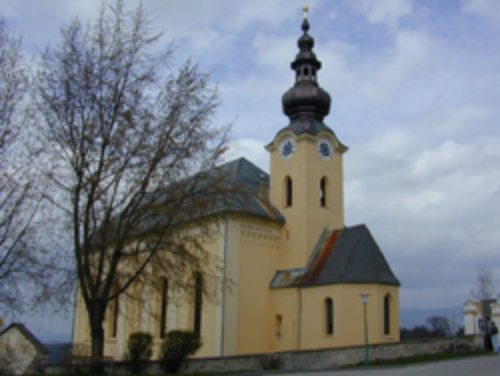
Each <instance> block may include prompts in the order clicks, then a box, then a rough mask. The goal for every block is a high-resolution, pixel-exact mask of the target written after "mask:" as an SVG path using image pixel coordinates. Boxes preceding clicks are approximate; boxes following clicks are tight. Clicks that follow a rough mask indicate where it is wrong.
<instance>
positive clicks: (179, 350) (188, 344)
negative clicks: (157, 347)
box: [160, 330, 201, 373]
mask: <svg viewBox="0 0 500 376" xmlns="http://www.w3.org/2000/svg"><path fill="white" fill-rule="evenodd" d="M200 347H201V339H200V338H199V337H197V336H196V335H195V334H194V333H193V332H190V331H184V330H172V331H170V332H168V333H167V336H166V338H165V341H164V342H163V345H162V347H161V354H160V358H161V366H162V368H163V370H164V371H165V372H166V373H176V372H177V371H178V370H179V368H181V366H182V363H183V362H184V360H185V359H186V358H187V357H188V356H189V355H193V354H194V353H195V352H196V351H198V349H199V348H200Z"/></svg>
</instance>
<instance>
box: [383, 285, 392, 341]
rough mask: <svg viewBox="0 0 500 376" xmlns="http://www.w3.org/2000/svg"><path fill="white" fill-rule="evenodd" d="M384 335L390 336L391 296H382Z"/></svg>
mask: <svg viewBox="0 0 500 376" xmlns="http://www.w3.org/2000/svg"><path fill="white" fill-rule="evenodd" d="M384 334H385V335H389V334H391V295H390V294H386V295H385V296H384Z"/></svg>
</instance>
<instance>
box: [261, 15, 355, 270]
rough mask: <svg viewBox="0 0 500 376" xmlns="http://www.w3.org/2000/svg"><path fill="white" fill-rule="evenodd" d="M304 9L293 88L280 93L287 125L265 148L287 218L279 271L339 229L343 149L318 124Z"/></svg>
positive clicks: (276, 198) (314, 63)
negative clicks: (320, 238)
mask: <svg viewBox="0 0 500 376" xmlns="http://www.w3.org/2000/svg"><path fill="white" fill-rule="evenodd" d="M309 28H310V25H309V21H308V17H307V7H304V19H303V21H302V32H303V33H302V35H301V36H300V38H299V39H298V42H297V44H298V47H299V52H298V53H297V55H296V57H295V60H294V61H293V62H292V63H291V68H292V70H293V71H294V72H295V84H294V85H293V86H292V87H291V88H290V89H289V90H288V91H287V92H285V94H284V95H283V98H282V103H283V112H284V113H285V115H287V116H288V118H289V124H288V125H287V126H286V127H284V128H283V129H281V130H280V131H279V132H278V133H277V134H276V136H275V137H274V139H273V140H272V142H271V143H270V144H269V145H267V146H266V149H267V150H268V151H269V153H270V154H271V187H270V198H271V201H272V202H273V204H274V205H275V206H276V207H277V208H279V209H280V211H281V213H282V214H283V215H284V216H285V218H286V225H285V235H284V237H285V240H284V243H285V244H284V245H285V247H284V251H283V252H284V254H283V257H282V258H281V260H282V261H281V265H280V266H279V267H280V268H287V269H288V268H302V267H304V266H305V265H306V263H307V260H308V258H309V256H310V254H311V252H312V250H313V248H314V246H315V244H316V242H317V241H318V239H319V236H320V234H321V233H322V231H323V230H324V229H325V228H328V229H330V230H333V229H337V228H343V227H344V203H343V201H344V200H343V173H342V154H343V153H344V152H345V151H347V147H346V146H344V145H343V144H342V143H341V142H340V141H339V140H338V138H337V137H336V135H335V133H334V132H333V131H332V130H331V129H330V128H329V127H328V126H327V125H325V123H324V122H323V119H324V117H325V116H326V115H328V113H329V112H330V104H331V98H330V95H329V94H328V93H327V92H326V91H325V90H323V89H322V88H321V87H320V86H319V84H318V71H319V70H320V69H321V62H320V61H319V60H318V59H317V58H316V55H315V54H314V52H313V47H314V39H313V38H312V37H311V36H310V35H309Z"/></svg>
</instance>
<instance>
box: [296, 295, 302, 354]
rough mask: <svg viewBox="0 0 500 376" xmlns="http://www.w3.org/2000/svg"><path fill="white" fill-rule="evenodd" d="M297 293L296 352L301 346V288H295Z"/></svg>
mask: <svg viewBox="0 0 500 376" xmlns="http://www.w3.org/2000/svg"><path fill="white" fill-rule="evenodd" d="M297 293H298V314H297V350H300V349H301V345H302V288H301V287H300V286H299V287H297Z"/></svg>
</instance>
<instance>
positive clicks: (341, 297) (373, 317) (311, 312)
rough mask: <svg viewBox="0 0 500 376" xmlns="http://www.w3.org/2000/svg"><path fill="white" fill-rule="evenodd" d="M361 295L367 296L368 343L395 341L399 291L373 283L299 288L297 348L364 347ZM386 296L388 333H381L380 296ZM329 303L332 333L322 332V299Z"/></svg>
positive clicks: (381, 297)
mask: <svg viewBox="0 0 500 376" xmlns="http://www.w3.org/2000/svg"><path fill="white" fill-rule="evenodd" d="M361 293H368V294H370V297H369V300H368V304H367V318H368V341H369V343H386V342H397V341H399V289H398V288H397V287H395V286H386V285H375V284H350V285H329V286H318V287H312V288H305V289H303V296H302V306H303V311H302V312H303V313H302V325H301V349H317V348H324V347H337V346H339V347H344V346H353V345H361V344H364V318H363V304H362V302H361V299H360V296H359V295H360V294H361ZM387 293H390V296H391V305H390V308H391V314H390V324H391V327H390V334H389V335H385V334H384V324H383V320H384V296H385V295H386V294H387ZM326 298H331V299H332V300H333V306H334V314H333V318H334V319H333V321H334V327H333V334H327V331H326V325H327V324H326V309H325V299H326Z"/></svg>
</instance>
